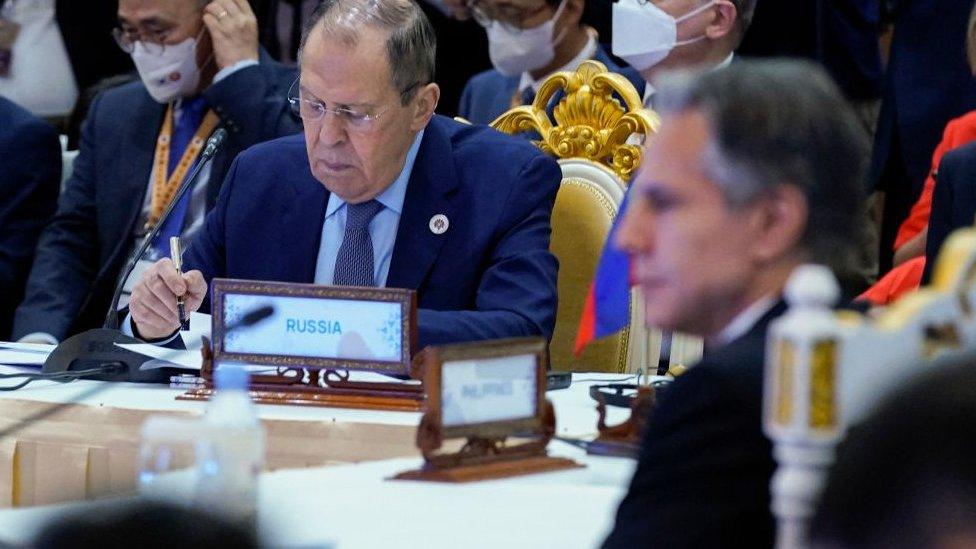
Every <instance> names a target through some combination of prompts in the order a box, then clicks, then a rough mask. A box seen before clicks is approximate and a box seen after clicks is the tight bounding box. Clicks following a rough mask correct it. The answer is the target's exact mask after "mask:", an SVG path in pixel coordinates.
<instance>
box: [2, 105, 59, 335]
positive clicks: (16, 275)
mask: <svg viewBox="0 0 976 549" xmlns="http://www.w3.org/2000/svg"><path fill="white" fill-rule="evenodd" d="M60 183H61V144H60V143H59V142H58V134H57V132H55V131H54V128H52V127H51V126H50V124H47V123H45V122H44V121H43V120H40V119H38V118H35V117H34V116H33V115H31V114H30V113H29V112H27V111H26V110H24V109H22V108H21V107H18V106H17V105H15V104H14V103H12V102H11V101H8V100H7V99H4V98H3V97H0V288H2V290H0V340H7V339H10V327H11V325H12V324H13V317H14V308H15V307H16V306H17V304H18V303H20V300H21V298H22V297H23V295H24V284H25V282H26V281H27V273H28V272H29V271H30V265H31V261H32V260H33V258H34V247H35V246H36V245H37V239H38V237H39V236H40V235H41V229H43V228H44V224H45V223H47V221H48V219H49V218H50V217H51V215H52V214H53V213H54V209H55V208H56V207H57V204H58V188H59V185H60Z"/></svg>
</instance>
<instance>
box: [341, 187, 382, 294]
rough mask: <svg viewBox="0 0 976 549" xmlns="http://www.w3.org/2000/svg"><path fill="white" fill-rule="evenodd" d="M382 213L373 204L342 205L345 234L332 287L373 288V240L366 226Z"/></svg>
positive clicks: (377, 205) (379, 206)
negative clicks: (344, 206) (343, 207)
mask: <svg viewBox="0 0 976 549" xmlns="http://www.w3.org/2000/svg"><path fill="white" fill-rule="evenodd" d="M382 209H383V205H382V204H380V203H379V202H377V201H376V200H370V201H367V202H363V203H360V204H346V232H345V234H344V235H343V237H342V245H341V246H339V253H338V254H337V255H336V263H335V273H334V274H333V275H332V283H333V284H335V285H336V286H375V285H376V284H375V282H374V281H373V240H372V239H371V238H370V237H369V222H370V221H372V220H373V218H374V217H376V214H378V213H379V212H380V210H382Z"/></svg>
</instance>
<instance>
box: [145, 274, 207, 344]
mask: <svg viewBox="0 0 976 549" xmlns="http://www.w3.org/2000/svg"><path fill="white" fill-rule="evenodd" d="M206 295H207V283H206V281H204V280H203V274H202V273H201V272H200V271H190V272H188V273H183V276H180V275H179V273H177V272H176V267H174V266H173V262H172V261H170V259H169V258H165V259H160V260H159V261H157V262H156V263H155V264H153V266H152V267H150V268H149V269H148V270H146V272H145V273H143V275H142V278H141V279H139V282H137V283H136V285H135V287H134V288H133V289H132V296H131V298H130V299H129V312H130V313H131V314H132V324H133V328H135V331H136V333H138V334H139V336H141V337H142V338H143V339H161V338H164V337H166V336H169V335H171V334H173V333H174V332H176V331H177V330H178V329H179V328H180V318H179V313H178V310H177V306H176V300H177V298H178V297H179V296H184V298H185V305H186V314H188V315H189V314H190V313H191V312H193V311H196V310H197V309H199V308H200V304H201V303H203V298H204V297H205V296H206Z"/></svg>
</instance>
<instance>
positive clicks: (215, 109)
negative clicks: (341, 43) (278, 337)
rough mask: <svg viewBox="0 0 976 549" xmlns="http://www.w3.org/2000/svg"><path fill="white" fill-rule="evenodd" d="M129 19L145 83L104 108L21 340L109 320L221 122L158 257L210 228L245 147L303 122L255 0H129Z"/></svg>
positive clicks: (68, 194)
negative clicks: (116, 295)
mask: <svg viewBox="0 0 976 549" xmlns="http://www.w3.org/2000/svg"><path fill="white" fill-rule="evenodd" d="M118 17H119V22H120V28H118V29H116V31H115V38H116V41H117V42H118V44H119V46H120V47H121V48H122V49H123V50H124V51H125V52H127V53H129V54H130V55H131V57H132V60H133V61H134V63H135V65H136V68H137V69H138V72H139V76H140V80H139V81H138V82H133V83H131V84H128V85H124V86H121V87H118V88H115V89H112V90H109V91H107V92H105V93H103V94H102V95H100V96H99V97H98V98H97V99H96V100H95V101H94V102H93V104H92V107H91V109H90V111H89V115H88V119H87V122H86V124H85V126H84V128H83V131H82V138H81V147H80V152H79V155H78V157H77V159H76V160H75V163H74V171H73V174H72V176H71V178H70V179H69V180H68V181H67V183H66V185H65V190H64V193H63V194H62V196H61V200H60V204H59V208H58V212H57V213H56V214H55V217H54V219H53V220H52V222H51V223H50V224H49V225H48V226H47V228H46V229H45V231H44V233H43V235H42V236H41V240H40V243H39V245H38V251H37V255H36V259H35V262H34V267H33V269H32V271H31V274H30V277H29V279H28V283H27V290H26V297H25V300H24V302H23V303H22V304H21V305H20V307H19V308H18V310H17V312H16V315H15V318H14V328H13V338H19V339H23V340H27V341H46V342H57V341H59V340H62V339H64V338H65V337H67V336H70V335H72V334H74V333H76V332H79V331H82V330H85V329H88V328H92V327H95V326H100V325H101V322H102V319H103V318H104V317H105V313H106V309H107V307H108V305H109V301H110V299H111V295H112V292H113V289H114V287H115V284H116V280H117V278H118V276H119V271H120V270H121V268H122V264H123V263H124V261H125V259H126V258H127V256H128V255H129V254H130V253H131V251H132V250H133V249H134V248H135V247H136V246H138V244H139V243H140V239H141V238H142V237H143V235H145V234H146V232H147V231H148V230H149V229H150V228H151V227H153V226H154V225H155V224H156V223H158V222H159V221H160V215H161V213H162V212H163V211H164V210H165V209H166V207H167V206H168V205H169V201H170V200H171V198H172V196H173V193H174V191H175V189H176V187H178V186H179V184H180V183H181V182H182V181H183V178H184V177H186V175H187V174H188V173H189V171H190V169H191V167H192V166H193V165H194V164H195V162H196V160H197V158H198V156H199V154H200V150H201V148H202V144H203V142H205V141H206V139H207V138H208V137H209V136H210V134H211V133H212V132H213V131H214V130H216V129H217V128H218V127H223V128H225V129H226V130H227V132H228V134H229V137H228V139H227V142H226V144H225V145H224V147H223V149H221V150H220V151H219V152H218V153H217V156H216V157H215V158H214V160H213V162H212V163H211V164H210V165H208V166H206V167H204V169H203V172H202V174H201V178H200V179H199V180H198V181H197V183H196V186H195V187H194V188H193V189H192V191H191V192H188V193H186V194H185V195H184V199H183V200H181V201H180V203H178V204H177V205H176V206H175V208H174V212H176V215H173V216H171V217H170V218H169V219H168V220H167V222H166V224H164V225H163V227H162V231H161V233H160V237H159V238H158V239H157V241H156V243H154V244H153V246H152V248H151V249H152V250H153V251H152V253H153V254H155V255H156V256H161V255H166V252H167V250H168V247H167V246H165V243H167V242H168V241H169V237H170V236H176V235H182V236H183V237H185V238H188V237H190V236H191V235H192V234H194V233H195V232H196V231H197V230H198V229H199V227H201V226H202V222H203V217H204V214H205V213H206V212H207V211H208V210H209V209H210V208H211V207H212V205H213V204H214V202H215V201H216V198H217V194H218V190H219V187H220V182H221V181H222V180H223V177H224V174H225V173H226V172H227V169H228V168H229V166H230V162H231V160H233V158H234V156H236V154H237V153H238V152H240V151H241V150H243V149H245V148H247V147H249V146H250V145H253V144H255V143H258V142H260V141H265V140H268V139H271V138H273V137H278V136H281V135H288V134H292V133H296V132H298V131H299V130H300V129H301V124H300V121H299V119H298V117H297V116H295V115H294V114H292V113H291V111H290V108H289V105H288V102H287V98H286V92H287V90H288V86H289V85H290V84H291V82H292V81H294V79H295V76H296V71H294V70H293V69H290V68H288V67H285V66H283V65H281V64H279V63H277V62H274V61H273V60H271V59H270V57H268V56H267V54H266V53H264V52H263V51H261V50H260V48H259V46H258V37H257V22H256V20H255V17H254V14H253V12H252V11H251V8H250V7H249V6H248V4H247V2H246V0H213V1H210V2H208V1H206V0H121V1H120V2H119V9H118ZM144 259H146V260H153V259H155V258H154V257H146V258H144ZM138 274H139V269H137V270H136V272H135V273H134V275H133V276H134V277H135V278H138ZM135 278H134V279H135ZM134 279H133V280H134Z"/></svg>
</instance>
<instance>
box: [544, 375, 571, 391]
mask: <svg viewBox="0 0 976 549" xmlns="http://www.w3.org/2000/svg"><path fill="white" fill-rule="evenodd" d="M572 382H573V372H547V373H546V390H547V391H556V390H559V389H565V388H567V387H569V386H570V384H571V383H572Z"/></svg>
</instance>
